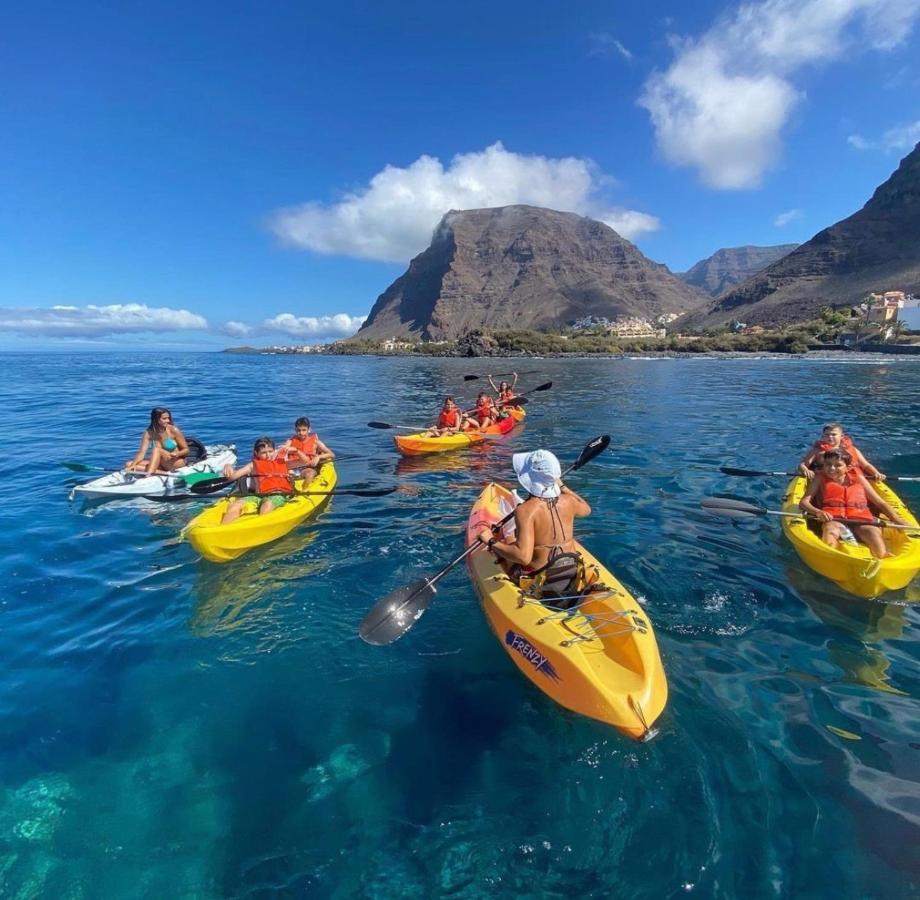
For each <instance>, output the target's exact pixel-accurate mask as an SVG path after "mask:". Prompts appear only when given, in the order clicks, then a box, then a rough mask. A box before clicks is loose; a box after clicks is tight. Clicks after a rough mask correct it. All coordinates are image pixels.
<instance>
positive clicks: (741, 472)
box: [719, 466, 920, 481]
mask: <svg viewBox="0 0 920 900" xmlns="http://www.w3.org/2000/svg"><path fill="white" fill-rule="evenodd" d="M719 471H720V472H722V473H723V474H725V475H734V476H737V477H740V478H772V477H776V478H804V477H805V476H803V475H802V473H801V472H761V471H759V470H757V469H735V468H732V467H731V466H719ZM866 478H867V479H868V480H869V481H876V480H877V479H875V478H870V477H869V476H868V475H867V476H866ZM885 481H920V475H886V476H885Z"/></svg>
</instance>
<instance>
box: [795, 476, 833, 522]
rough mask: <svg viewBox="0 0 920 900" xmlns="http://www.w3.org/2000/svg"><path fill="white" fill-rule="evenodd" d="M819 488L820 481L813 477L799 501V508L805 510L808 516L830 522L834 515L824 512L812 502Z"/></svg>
mask: <svg viewBox="0 0 920 900" xmlns="http://www.w3.org/2000/svg"><path fill="white" fill-rule="evenodd" d="M820 488H821V482H820V481H819V480H818V479H817V478H815V479H814V480H813V481H812V482H811V484H810V485H808V490H807V491H805V496H804V497H802V499H801V500H800V501H799V509H801V510H803V511H804V512H807V513H808V514H809V515H810V516H814V518H816V519H818V520H820V521H821V522H830V520H831V519H833V518H834V517H833V516H832V515H831V514H830V513H828V512H824V510H823V509H818V507H817V506H815V505H814V503H813V502H812V501H813V499H814V497H815V495H816V494H817V493H818V491H819V490H820Z"/></svg>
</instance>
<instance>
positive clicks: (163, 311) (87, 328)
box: [0, 303, 208, 337]
mask: <svg viewBox="0 0 920 900" xmlns="http://www.w3.org/2000/svg"><path fill="white" fill-rule="evenodd" d="M207 327H208V323H207V320H206V319H204V318H203V317H202V316H199V315H197V314H195V313H192V312H189V311H188V310H187V309H170V308H168V307H159V308H155V307H149V306H145V305H144V304H143V303H116V304H113V305H111V306H94V305H92V304H90V305H88V306H52V307H50V308H45V309H41V308H30V309H11V308H0V332H3V331H10V332H15V333H17V334H25V335H43V336H47V337H101V336H104V335H114V334H138V333H141V332H167V331H203V330H205V329H207Z"/></svg>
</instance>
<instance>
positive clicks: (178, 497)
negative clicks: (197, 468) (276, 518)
mask: <svg viewBox="0 0 920 900" xmlns="http://www.w3.org/2000/svg"><path fill="white" fill-rule="evenodd" d="M222 480H226V479H222ZM231 483H232V482H231ZM222 487H225V488H226V487H229V485H227V484H225V485H222ZM395 490H396V488H395V487H388V488H367V489H364V488H361V489H359V488H342V490H338V489H337V488H335V489H333V490H331V491H294V493H295V494H296V495H297V496H298V497H328V496H330V495H331V494H336V495H338V494H345V495H347V496H349V497H386V495H387V494H392V493H393V492H394V491H395ZM202 493H209V494H214V493H216V491H207V492H203V491H199V492H198V493H195V494H168V495H166V496H159V495H157V494H145V495H144V499H145V500H156V501H158V502H162V503H188V502H189V501H190V500H197V499H198V498H199V496H200V495H201V494H202ZM248 496H250V497H257V496H258V494H249V495H248Z"/></svg>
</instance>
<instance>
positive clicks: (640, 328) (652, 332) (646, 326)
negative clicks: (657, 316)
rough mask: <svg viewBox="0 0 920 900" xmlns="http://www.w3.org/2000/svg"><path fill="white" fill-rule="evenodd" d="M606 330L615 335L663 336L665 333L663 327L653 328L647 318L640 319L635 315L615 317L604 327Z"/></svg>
mask: <svg viewBox="0 0 920 900" xmlns="http://www.w3.org/2000/svg"><path fill="white" fill-rule="evenodd" d="M606 331H607V333H608V334H613V335H616V336H617V337H654V338H663V337H664V336H665V334H666V332H665V330H664V328H655V327H654V326H653V325H652V324H651V322H649V321H648V319H640V318H638V317H637V316H631V317H629V318H623V319H617V320H616V321H615V322H611V323H610V324H609V325H608V326H607V327H606Z"/></svg>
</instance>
